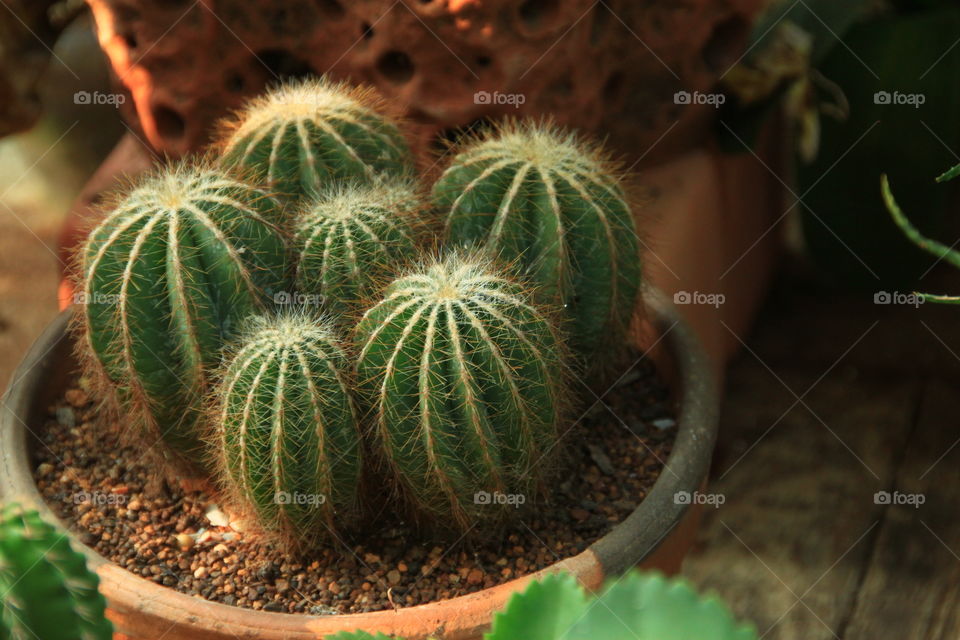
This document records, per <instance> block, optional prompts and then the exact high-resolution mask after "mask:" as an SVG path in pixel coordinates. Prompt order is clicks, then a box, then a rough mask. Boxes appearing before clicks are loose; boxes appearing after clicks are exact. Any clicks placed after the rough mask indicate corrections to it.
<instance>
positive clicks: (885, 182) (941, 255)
mask: <svg viewBox="0 0 960 640" xmlns="http://www.w3.org/2000/svg"><path fill="white" fill-rule="evenodd" d="M957 169H960V167H957V168H955V169H953V170H952V171H956V170H957ZM949 173H950V172H948V173H947V174H945V175H949ZM941 177H942V176H941ZM946 179H947V180H949V179H950V178H946ZM880 187H881V189H880V190H881V192H882V194H883V201H884V202H885V203H886V205H887V210H888V211H889V212H890V215H891V216H892V217H893V221H894V222H895V223H896V225H897V226H898V227H900V230H901V231H902V232H903V234H904V235H905V236H907V238H909V239H910V240H911V241H912V242H913V244H915V245H916V246H918V247H919V248H921V249H923V250H924V251H926V252H927V253H929V254H931V255H933V256H936V258H937V259H938V260H945V261H947V262H949V263H950V264H952V265H953V266H954V267H957V268H960V252H957V251H956V250H954V249H953V247H948V246H947V245H945V244H943V243H941V242H937V241H936V240H932V239H930V238H927V237H926V236H924V235H923V234H922V233H920V231H919V230H918V229H917V228H916V227H915V226H913V223H911V222H910V220H909V219H908V218H907V216H906V215H904V213H903V211H902V210H901V209H900V205H899V204H898V203H897V200H896V198H894V196H893V190H892V189H891V188H890V180H889V178H887V176H886V175H884V176H882V177H881V179H880ZM917 295H918V296H920V297H921V298H922V299H923V301H924V302H936V303H940V304H960V298H958V297H956V296H944V295H934V294H930V293H917Z"/></svg>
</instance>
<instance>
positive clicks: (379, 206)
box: [295, 179, 420, 318]
mask: <svg viewBox="0 0 960 640" xmlns="http://www.w3.org/2000/svg"><path fill="white" fill-rule="evenodd" d="M419 208H420V202H419V198H418V197H417V195H416V189H415V185H414V184H413V183H411V182H409V181H406V180H390V179H387V180H380V181H377V182H376V183H374V184H372V185H363V184H349V185H346V186H335V187H331V188H328V189H327V190H325V191H324V192H322V193H321V194H320V195H319V196H318V197H317V198H316V199H315V200H313V201H311V202H309V203H308V204H307V205H306V206H305V208H304V209H303V212H302V213H301V215H300V217H299V219H298V220H297V223H296V236H295V237H296V243H297V249H298V251H299V255H300V262H299V264H298V266H297V288H298V289H299V291H300V292H301V293H304V294H311V295H318V296H320V298H321V299H322V300H323V301H324V306H325V308H326V310H327V311H328V312H329V313H330V314H331V315H332V316H334V317H335V318H340V317H343V316H348V315H349V314H351V313H355V312H356V311H357V310H358V309H359V306H360V304H361V303H362V302H364V301H366V300H369V299H370V298H371V297H372V296H373V295H374V293H375V292H376V288H377V286H378V284H380V282H381V281H382V280H383V279H385V277H386V276H387V275H388V274H389V273H391V272H392V271H396V268H397V266H399V265H400V264H401V263H402V261H403V260H405V259H409V258H410V256H413V255H415V254H416V245H415V238H414V235H415V227H416V216H417V214H418V211H419Z"/></svg>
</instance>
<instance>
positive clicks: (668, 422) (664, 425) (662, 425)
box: [650, 418, 677, 431]
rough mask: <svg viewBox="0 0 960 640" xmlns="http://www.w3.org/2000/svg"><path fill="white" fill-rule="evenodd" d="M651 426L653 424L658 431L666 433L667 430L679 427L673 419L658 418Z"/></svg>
mask: <svg viewBox="0 0 960 640" xmlns="http://www.w3.org/2000/svg"><path fill="white" fill-rule="evenodd" d="M650 424H652V425H653V426H654V427H656V428H657V429H660V430H661V431H664V430H666V429H673V428H674V427H675V426H677V421H676V420H674V419H673V418H657V419H656V420H654V421H653V422H651V423H650Z"/></svg>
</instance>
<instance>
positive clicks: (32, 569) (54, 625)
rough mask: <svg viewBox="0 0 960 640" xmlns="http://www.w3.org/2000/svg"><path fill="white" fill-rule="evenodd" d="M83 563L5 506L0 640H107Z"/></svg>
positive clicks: (57, 538)
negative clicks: (12, 639)
mask: <svg viewBox="0 0 960 640" xmlns="http://www.w3.org/2000/svg"><path fill="white" fill-rule="evenodd" d="M97 585H98V579H97V575H96V574H95V573H93V572H92V571H90V570H89V569H87V565H86V558H85V557H84V555H83V554H82V553H80V552H79V551H75V550H73V549H72V548H71V547H70V543H69V540H68V538H67V536H66V534H65V533H63V532H61V531H58V530H57V529H55V528H54V527H53V526H52V525H50V524H47V523H46V522H44V521H43V520H41V518H40V516H39V514H37V512H36V511H32V510H25V509H23V508H22V507H20V506H19V505H16V504H11V505H7V506H5V507H4V509H3V517H2V522H0V607H2V611H0V638H4V639H6V638H43V640H110V638H111V637H112V635H113V631H112V625H111V624H110V622H109V621H108V620H107V619H106V618H105V617H104V611H105V609H106V602H105V600H104V598H103V596H102V595H100V593H99V592H98V591H97Z"/></svg>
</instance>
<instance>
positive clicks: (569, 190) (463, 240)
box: [433, 122, 640, 353]
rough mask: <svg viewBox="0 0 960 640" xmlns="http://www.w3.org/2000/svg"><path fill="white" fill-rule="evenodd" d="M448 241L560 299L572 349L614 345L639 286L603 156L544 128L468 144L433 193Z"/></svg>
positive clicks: (632, 246)
mask: <svg viewBox="0 0 960 640" xmlns="http://www.w3.org/2000/svg"><path fill="white" fill-rule="evenodd" d="M433 196H434V201H435V203H436V204H437V205H438V206H439V207H440V208H441V209H442V211H443V213H444V215H445V216H446V238H447V240H448V241H449V242H452V243H454V244H468V245H470V244H476V245H480V246H483V247H484V248H485V249H486V250H487V251H489V252H490V254H491V255H493V256H496V257H499V258H501V259H503V260H506V261H509V262H515V263H516V266H517V267H518V268H519V269H520V270H521V272H522V273H524V274H525V275H526V276H528V277H530V278H531V279H532V281H533V282H534V283H535V284H537V285H538V286H539V288H538V291H539V294H540V295H542V296H544V297H546V298H550V299H557V298H559V300H560V301H561V302H562V303H563V305H564V306H565V307H566V309H567V312H568V315H569V316H570V317H571V319H572V321H573V322H572V327H571V329H570V334H571V338H572V343H573V346H574V347H575V348H577V349H578V350H580V351H582V352H585V353H592V352H594V351H595V350H596V349H597V348H598V347H600V346H602V345H604V344H615V343H616V341H617V339H618V337H619V336H620V335H622V334H621V331H622V330H623V329H624V328H625V327H626V326H627V325H628V324H629V320H630V317H631V315H632V314H633V311H634V303H635V300H636V296H637V292H638V288H639V284H640V256H639V249H638V239H637V232H636V229H635V226H634V220H633V217H632V215H631V212H630V207H629V205H628V202H627V198H626V196H625V194H624V191H623V189H622V188H621V186H620V184H619V183H618V180H617V178H616V176H615V175H614V173H613V171H612V169H611V168H610V163H609V162H608V161H606V160H605V159H604V157H603V155H602V153H601V152H600V151H599V150H598V149H596V148H594V147H592V146H590V145H587V144H584V143H582V142H580V141H578V140H577V139H576V137H575V136H574V135H573V134H567V133H563V132H561V131H560V130H558V129H556V128H554V127H552V126H550V125H543V124H535V123H529V122H526V123H520V124H516V123H514V124H508V125H505V126H504V128H503V129H501V130H500V131H499V132H498V133H497V134H496V135H493V136H492V137H490V138H488V139H483V140H476V141H474V142H472V143H469V144H468V145H466V147H465V149H464V150H463V152H462V153H460V154H459V155H458V156H456V157H455V158H454V160H453V162H452V164H451V165H450V167H449V168H448V169H447V170H446V171H445V172H444V173H443V175H442V176H441V177H440V179H439V180H438V181H437V183H436V185H435V186H434V190H433Z"/></svg>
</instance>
